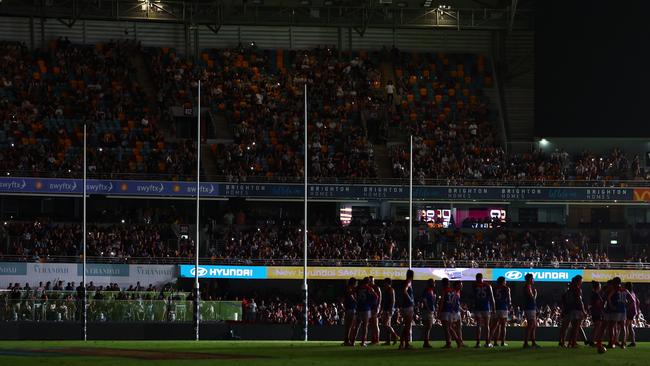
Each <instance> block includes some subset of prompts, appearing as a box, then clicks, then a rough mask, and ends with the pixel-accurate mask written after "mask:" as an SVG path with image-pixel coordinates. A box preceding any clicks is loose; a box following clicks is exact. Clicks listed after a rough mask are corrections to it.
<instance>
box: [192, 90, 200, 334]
mask: <svg viewBox="0 0 650 366" xmlns="http://www.w3.org/2000/svg"><path fill="white" fill-rule="evenodd" d="M198 88H199V91H198V99H199V102H198V110H197V112H196V115H197V125H196V240H194V248H195V250H196V255H195V257H196V258H194V291H195V292H194V317H195V318H196V325H195V327H196V340H197V341H198V340H199V339H200V334H199V325H200V323H201V320H200V317H201V313H200V312H199V307H200V302H201V292H200V291H199V250H200V249H199V248H200V246H201V245H200V244H201V242H200V241H199V233H200V227H199V208H200V196H201V186H200V185H201V79H200V78H199V86H198Z"/></svg>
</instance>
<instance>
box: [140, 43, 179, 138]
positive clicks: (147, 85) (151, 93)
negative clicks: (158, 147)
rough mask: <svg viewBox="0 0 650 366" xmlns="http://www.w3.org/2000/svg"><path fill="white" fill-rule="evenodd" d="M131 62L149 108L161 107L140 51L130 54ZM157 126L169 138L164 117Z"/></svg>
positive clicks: (168, 127) (156, 90)
mask: <svg viewBox="0 0 650 366" xmlns="http://www.w3.org/2000/svg"><path fill="white" fill-rule="evenodd" d="M131 64H132V65H133V67H134V68H135V71H136V80H137V81H138V84H140V85H141V86H142V89H143V90H144V93H145V95H146V96H147V101H148V104H149V108H150V109H151V110H158V108H160V107H161V106H159V105H158V104H159V103H158V88H157V87H156V84H155V83H154V82H153V77H152V76H151V72H150V70H149V66H148V65H147V61H146V60H145V57H144V54H143V53H142V51H137V52H135V53H133V54H132V55H131ZM159 126H160V129H161V131H162V132H163V134H164V136H165V138H166V139H169V138H171V136H169V131H171V130H172V129H171V126H170V125H169V124H168V122H166V120H165V119H161V121H160V125H159Z"/></svg>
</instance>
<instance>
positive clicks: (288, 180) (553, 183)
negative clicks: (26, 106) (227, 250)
mask: <svg viewBox="0 0 650 366" xmlns="http://www.w3.org/2000/svg"><path fill="white" fill-rule="evenodd" d="M0 173H1V174H2V176H3V177H13V178H60V179H80V177H81V172H70V173H68V172H52V171H44V172H39V171H23V170H20V171H17V170H9V171H2V172H0ZM210 178H211V179H208V176H207V175H206V174H201V180H202V181H204V182H210V183H249V184H252V183H259V184H262V183H279V184H283V183H285V184H299V183H300V184H302V183H303V178H302V177H266V176H247V177H238V178H233V177H228V176H219V175H212V174H211V175H210ZM88 179H115V180H143V181H194V180H195V179H196V175H192V176H189V175H188V176H184V175H178V174H141V173H112V172H111V173H89V174H88ZM309 184H382V185H403V186H405V185H408V179H406V178H347V177H318V178H314V177H311V178H309ZM413 184H414V185H416V186H444V187H447V186H472V187H474V186H493V187H502V186H509V187H610V188H613V187H619V188H627V187H650V180H645V179H636V180H629V179H600V180H583V179H576V178H575V177H573V179H564V180H546V179H544V180H538V179H533V180H529V179H528V180H516V179H515V180H512V179H460V178H449V179H435V178H426V179H424V180H423V181H414V182H413Z"/></svg>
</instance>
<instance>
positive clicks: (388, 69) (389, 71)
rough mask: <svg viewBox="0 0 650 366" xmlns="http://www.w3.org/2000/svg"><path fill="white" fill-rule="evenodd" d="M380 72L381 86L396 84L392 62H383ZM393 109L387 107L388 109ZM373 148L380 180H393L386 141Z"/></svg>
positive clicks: (385, 114)
mask: <svg viewBox="0 0 650 366" xmlns="http://www.w3.org/2000/svg"><path fill="white" fill-rule="evenodd" d="M379 72H380V73H381V85H384V86H385V85H386V84H388V82H389V81H392V82H395V80H396V78H395V67H394V66H393V63H392V62H388V61H382V62H381V63H380V64H379ZM396 99H397V98H396ZM392 107H393V106H387V108H392ZM383 116H384V119H386V118H387V116H388V114H387V113H383ZM383 123H388V121H386V120H384V121H383ZM387 132H388V136H386V137H388V138H389V137H390V136H391V131H389V130H388V131H387ZM373 147H374V150H375V163H376V164H377V176H378V177H379V178H391V177H392V176H393V165H392V163H391V159H390V154H389V152H388V148H387V147H386V139H383V141H382V142H381V143H375V144H374V146H373Z"/></svg>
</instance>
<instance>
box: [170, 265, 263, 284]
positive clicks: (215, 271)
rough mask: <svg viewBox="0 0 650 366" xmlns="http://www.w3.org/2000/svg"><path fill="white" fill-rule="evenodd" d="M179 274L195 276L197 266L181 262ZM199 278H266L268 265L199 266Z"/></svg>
mask: <svg viewBox="0 0 650 366" xmlns="http://www.w3.org/2000/svg"><path fill="white" fill-rule="evenodd" d="M179 267H180V269H179V271H178V272H179V274H180V277H181V278H194V277H195V275H196V274H195V270H194V269H195V267H194V265H193V264H181V265H180V266H179ZM199 278H232V279H250V280H261V279H266V267H243V266H199Z"/></svg>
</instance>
